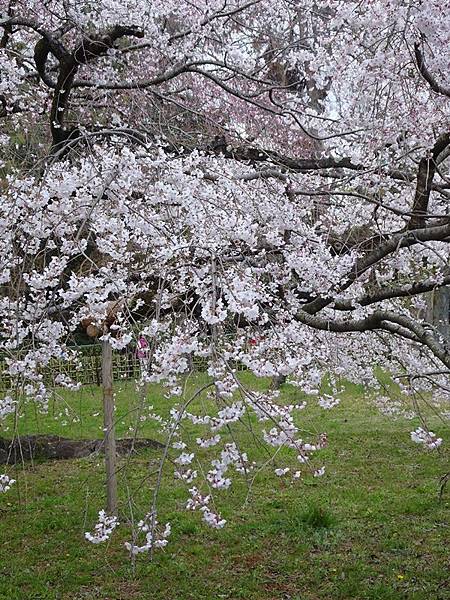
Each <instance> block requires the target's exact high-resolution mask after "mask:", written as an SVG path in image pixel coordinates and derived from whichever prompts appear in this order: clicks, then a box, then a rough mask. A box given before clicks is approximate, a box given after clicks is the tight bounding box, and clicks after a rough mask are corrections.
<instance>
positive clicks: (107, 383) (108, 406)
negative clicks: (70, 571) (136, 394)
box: [102, 340, 117, 515]
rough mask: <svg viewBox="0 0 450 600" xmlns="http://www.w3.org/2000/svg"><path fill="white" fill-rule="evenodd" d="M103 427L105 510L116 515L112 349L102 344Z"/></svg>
mask: <svg viewBox="0 0 450 600" xmlns="http://www.w3.org/2000/svg"><path fill="white" fill-rule="evenodd" d="M102 384H103V427H104V433H105V468H106V495H107V501H106V510H107V513H108V514H109V515H117V474H116V434H115V429H114V396H113V374H112V347H111V344H110V343H109V341H108V340H105V341H103V342H102Z"/></svg>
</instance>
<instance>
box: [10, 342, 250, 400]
mask: <svg viewBox="0 0 450 600" xmlns="http://www.w3.org/2000/svg"><path fill="white" fill-rule="evenodd" d="M80 349H81V352H80V353H79V354H78V356H77V358H76V359H73V360H53V361H51V362H50V363H49V365H48V366H47V367H46V368H45V369H43V370H42V371H41V373H42V375H43V380H44V383H45V384H46V385H50V386H54V385H57V382H56V381H55V380H56V378H57V376H58V375H66V376H67V377H69V378H70V379H71V380H72V381H74V382H75V383H80V384H81V385H101V381H102V364H101V361H102V356H101V346H100V344H96V345H92V346H82V347H81V348H80ZM6 366H7V365H6V362H5V360H4V358H3V359H2V358H1V357H0V392H6V391H7V390H8V389H10V387H11V378H10V376H9V375H8V373H7V372H6ZM233 366H234V367H235V368H236V369H238V370H244V369H245V367H244V366H243V365H240V364H239V365H233ZM191 367H192V369H193V370H195V371H204V370H205V369H206V367H207V361H206V360H205V359H202V358H199V357H193V359H192V361H191ZM140 372H141V363H140V360H139V359H138V357H137V356H136V354H135V353H134V352H128V353H123V352H113V379H114V381H121V380H126V379H136V378H138V377H139V375H140Z"/></svg>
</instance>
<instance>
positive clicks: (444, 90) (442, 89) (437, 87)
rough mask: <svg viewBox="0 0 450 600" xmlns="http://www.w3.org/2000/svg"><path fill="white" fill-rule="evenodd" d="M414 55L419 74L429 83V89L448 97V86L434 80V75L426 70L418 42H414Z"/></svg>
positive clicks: (449, 90)
mask: <svg viewBox="0 0 450 600" xmlns="http://www.w3.org/2000/svg"><path fill="white" fill-rule="evenodd" d="M414 55H415V57H416V63H417V68H418V69H419V72H420V74H421V75H422V77H423V78H424V79H425V81H426V82H427V83H428V84H429V86H430V87H431V89H432V90H433V91H434V92H436V93H437V94H442V95H443V96H447V98H450V88H448V87H446V86H444V85H442V84H440V83H439V82H438V81H436V79H435V77H434V76H433V75H432V74H431V73H430V71H429V70H428V68H427V66H426V64H425V60H424V57H423V54H422V50H421V49H420V45H419V43H418V42H416V43H415V44H414Z"/></svg>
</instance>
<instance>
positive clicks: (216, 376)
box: [0, 0, 450, 554]
mask: <svg viewBox="0 0 450 600" xmlns="http://www.w3.org/2000/svg"><path fill="white" fill-rule="evenodd" d="M1 8H2V11H1V18H0V26H1V29H2V31H3V35H2V38H1V41H0V68H1V79H0V118H1V119H2V122H3V133H2V135H1V138H0V142H1V144H2V146H1V148H2V151H1V152H2V160H1V163H0V168H1V173H2V174H1V177H2V178H1V184H2V205H1V208H0V211H1V228H2V235H1V238H0V239H1V242H0V243H1V245H2V247H1V259H0V262H1V283H2V289H3V292H2V296H1V299H0V313H1V317H2V318H1V335H0V343H1V350H2V351H3V353H4V354H5V355H6V356H7V365H8V367H7V375H8V377H9V378H10V380H11V391H10V392H9V393H8V394H7V395H6V396H5V397H4V398H3V399H2V401H1V404H0V407H1V409H0V414H2V415H7V414H9V413H10V412H12V411H15V410H20V407H21V404H22V403H23V402H24V401H25V399H27V401H32V402H35V403H37V404H38V405H39V406H40V407H41V408H42V409H43V410H45V407H46V404H47V402H48V398H49V395H50V394H51V393H54V391H53V390H50V389H49V388H48V387H47V386H46V385H45V384H44V380H43V376H42V369H43V368H44V367H45V366H46V365H49V364H50V363H51V361H52V360H53V359H54V358H58V359H61V358H64V359H66V358H67V359H68V358H70V357H74V356H76V348H74V344H73V341H74V334H75V333H76V332H77V330H79V328H80V324H81V323H85V324H87V326H88V327H90V328H91V330H94V334H98V335H99V336H100V338H101V340H102V341H103V343H104V344H106V345H108V346H111V347H112V348H113V349H121V348H125V347H126V346H128V345H129V344H130V343H132V342H133V340H136V339H138V338H143V339H145V340H148V348H147V350H146V352H145V359H144V360H142V367H143V368H142V377H141V382H140V385H141V386H145V385H146V383H151V382H158V383H162V384H164V385H165V386H166V387H167V390H168V394H169V395H170V398H171V400H172V401H173V408H172V411H171V416H170V418H168V419H166V420H163V419H161V417H159V416H158V415H154V417H155V418H156V419H159V421H160V423H161V427H162V429H163V430H164V431H165V433H166V439H167V442H166V447H165V450H164V452H163V456H162V459H161V467H160V469H159V472H158V475H157V481H156V482H154V488H153V489H154V494H153V496H152V500H151V503H150V509H149V512H148V514H147V515H145V516H144V517H143V519H142V520H141V522H140V523H139V535H142V537H143V543H142V544H141V545H140V542H138V541H137V536H136V535H134V537H133V542H131V543H130V544H128V549H129V550H130V552H131V553H132V554H138V553H139V552H142V551H146V550H152V549H153V548H157V547H162V546H164V545H165V544H166V543H167V537H168V535H169V534H170V524H167V525H166V526H165V527H159V526H158V523H157V496H158V494H157V492H158V490H159V488H160V485H161V483H162V479H163V466H164V464H165V459H166V458H167V456H168V454H169V452H170V453H173V452H174V451H175V458H174V462H175V464H176V465H177V468H176V469H175V476H176V477H178V478H179V479H181V480H183V481H185V482H186V484H187V485H188V486H190V485H192V487H190V489H189V494H188V498H189V499H188V501H187V508H188V509H192V510H198V511H200V512H201V513H202V516H203V520H204V521H205V522H206V523H208V524H209V525H211V526H213V527H217V528H220V527H222V526H223V525H224V524H225V520H224V519H223V518H222V517H221V516H220V514H219V512H218V511H217V510H216V509H214V500H213V496H212V492H213V491H215V490H222V489H227V488H228V487H229V486H230V485H231V483H232V478H231V475H230V473H231V472H232V471H236V472H237V473H238V474H243V475H244V476H248V474H249V473H250V472H251V471H252V470H255V469H257V468H258V465H253V464H252V462H251V461H250V460H249V458H248V457H247V454H246V452H245V450H244V449H241V448H239V447H238V446H237V445H236V443H235V442H234V441H233V440H232V438H230V439H229V438H228V437H227V432H228V431H229V429H230V426H231V425H233V423H236V422H238V421H240V422H242V421H243V418H244V416H245V415H246V414H248V413H251V414H253V415H255V416H256V418H257V420H259V421H260V422H262V429H263V431H262V436H263V438H264V441H265V442H266V443H267V444H268V445H269V446H272V447H273V448H275V449H277V448H279V447H281V446H287V447H289V448H291V449H292V451H293V452H294V453H295V455H296V456H297V457H298V462H299V470H298V471H295V472H294V473H291V472H290V471H289V470H288V468H287V467H283V466H281V467H277V468H276V470H275V473H276V475H278V476H284V477H292V479H293V480H296V479H301V475H302V472H303V471H305V470H310V471H311V473H312V474H313V475H315V476H321V475H323V473H324V467H323V466H322V465H321V464H320V463H317V459H315V458H312V456H313V454H314V452H315V451H318V450H320V449H321V448H322V447H323V446H324V445H325V444H326V435H325V434H322V435H320V436H319V437H318V438H317V439H309V440H307V441H305V440H303V439H301V438H300V428H299V425H298V422H299V419H298V418H297V417H296V418H294V415H295V413H296V411H298V410H301V409H302V408H303V407H304V405H303V403H298V404H296V405H290V406H286V405H284V404H283V403H282V402H281V401H280V399H279V394H278V392H277V391H276V390H271V391H268V392H265V393H261V392H256V391H254V390H251V389H247V388H246V387H244V386H243V385H242V383H241V382H240V380H239V379H238V377H237V376H236V372H235V365H236V363H240V364H243V365H245V366H246V367H247V368H248V369H249V370H250V371H252V372H253V373H254V374H255V375H256V376H258V377H263V376H269V377H273V376H283V377H287V380H288V381H289V382H290V383H291V384H292V385H295V386H297V387H298V389H299V391H301V392H304V393H307V394H310V395H315V396H317V401H318V403H319V404H320V406H322V407H323V408H324V409H329V408H331V407H332V406H334V405H335V404H337V403H338V402H339V397H340V394H341V392H342V384H341V382H342V378H343V377H345V379H346V380H350V381H354V382H358V383H363V384H365V385H367V386H370V387H372V388H377V387H378V388H379V386H380V384H379V382H378V379H377V376H376V369H377V368H378V367H382V368H384V369H386V370H388V371H389V372H390V373H392V375H393V376H394V377H396V378H397V381H398V382H399V385H400V389H401V392H402V394H403V396H404V397H405V398H413V399H414V400H416V398H417V394H419V395H421V396H422V395H423V394H424V393H426V395H427V397H428V396H431V397H432V398H434V399H439V400H440V401H447V402H448V398H449V395H448V394H449V386H448V376H449V372H450V371H449V370H450V350H449V343H450V342H449V340H448V338H447V339H446V338H445V336H444V337H443V335H442V331H443V329H442V327H440V326H439V323H435V322H434V321H433V320H432V319H431V320H427V306H428V305H429V302H428V295H429V293H430V292H434V293H435V294H439V293H440V292H439V290H441V289H443V288H445V286H446V285H449V284H450V271H449V268H448V264H449V241H450V217H449V198H450V179H449V173H448V164H449V155H450V122H449V114H450V111H449V97H450V80H449V75H448V71H449V59H450V54H449V48H450V27H449V19H448V15H449V13H450V3H449V2H448V0H444V1H440V2H438V1H437V0H430V1H429V2H427V3H424V2H417V1H413V0H371V1H370V2H365V3H361V2H356V1H351V0H345V1H342V0H324V1H321V2H318V1H317V0H315V1H313V0H299V1H298V2H292V1H290V0H279V1H278V2H273V1H272V0H251V1H248V2H244V1H242V0H233V1H227V0H222V1H220V2H219V1H216V0H214V1H209V2H204V1H199V2H197V3H195V4H193V3H191V2H184V1H181V0H177V1H168V0H165V1H164V2H161V1H159V2H152V3H149V2H146V1H144V0H126V1H122V2H117V1H115V0H97V1H96V2H90V1H89V0H82V1H77V2H75V1H72V0H65V1H64V0H61V1H58V0H47V1H45V2H42V1H41V0H40V1H35V0H10V1H9V2H6V1H5V0H2V5H1ZM111 303H113V304H114V305H115V306H116V309H115V310H114V311H113V313H114V314H113V316H112V317H111ZM445 318H447V321H448V315H447V317H445V315H444V319H445ZM192 356H196V357H200V358H202V359H205V360H206V362H207V365H208V366H207V369H208V374H209V375H210V378H211V384H210V385H209V386H208V390H209V393H210V395H211V397H212V398H213V399H214V401H215V406H216V409H215V412H211V413H207V414H206V413H205V414H199V413H198V412H191V410H193V409H191V408H190V406H191V404H192V403H193V400H195V397H196V396H197V395H198V394H200V393H203V392H205V390H204V389H202V390H199V391H198V392H197V394H196V395H195V396H194V397H193V398H187V397H185V395H184V393H183V387H182V382H183V378H184V377H185V375H186V373H188V372H189V369H190V358H191V357H192ZM324 377H328V379H329V381H330V389H331V392H330V393H329V394H323V393H322V392H321V390H322V389H323V388H322V387H321V384H322V381H323V379H324ZM56 381H57V383H58V384H59V385H60V386H66V387H70V388H73V387H76V385H75V383H74V382H72V381H70V380H69V379H68V378H67V377H65V376H64V375H63V374H60V375H59V376H58V377H57V379H56ZM391 408H392V406H391ZM392 410H393V409H392ZM185 419H187V420H189V421H191V422H192V423H194V424H196V425H198V426H199V427H202V428H203V430H204V435H203V436H201V437H198V438H197V439H196V441H195V444H194V445H195V447H192V446H188V445H187V444H188V441H187V440H184V439H183V436H182V428H181V424H182V421H183V420H185ZM411 437H412V440H413V441H415V442H417V443H420V444H423V445H424V446H426V447H428V448H430V449H433V448H436V447H438V446H439V445H440V444H441V442H442V440H441V438H439V437H438V436H437V435H436V434H435V433H433V432H432V431H430V430H429V429H428V428H427V425H426V423H425V422H423V424H422V427H420V428H419V429H417V430H416V431H415V432H413V433H412V434H411ZM203 449H205V451H206V449H208V451H209V452H212V456H213V458H212V461H211V468H210V470H209V471H208V472H207V474H206V481H204V482H201V481H200V479H201V478H200V476H199V475H198V473H197V471H196V470H195V467H194V465H195V464H196V460H197V454H198V453H199V452H200V453H203ZM274 457H276V451H275V454H274ZM274 460H275V458H274ZM316 463H317V464H316ZM3 477H4V478H5V479H3V480H2V482H3V483H2V486H3V487H2V488H1V491H5V490H6V489H8V488H9V487H10V484H11V483H12V482H13V480H10V479H8V476H7V475H4V476H3ZM110 512H111V511H110ZM116 524H117V520H116V519H115V518H114V517H113V516H111V515H110V516H108V515H107V514H106V513H104V512H101V514H100V520H99V524H98V525H97V527H96V530H95V532H94V534H89V535H88V536H87V537H88V539H90V541H93V542H94V543H98V542H100V541H103V540H104V539H106V538H107V537H108V536H109V535H110V533H111V532H112V530H113V529H114V527H115V526H116Z"/></svg>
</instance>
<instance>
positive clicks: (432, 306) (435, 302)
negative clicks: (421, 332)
mask: <svg viewBox="0 0 450 600" xmlns="http://www.w3.org/2000/svg"><path fill="white" fill-rule="evenodd" d="M427 317H428V318H427V320H428V321H429V322H430V323H431V324H432V325H434V326H435V327H436V329H437V330H438V331H439V333H440V334H441V335H442V337H443V338H444V339H445V341H446V342H447V343H450V287H448V286H446V287H442V288H438V289H436V290H434V291H433V292H431V295H430V301H429V304H428V315H427Z"/></svg>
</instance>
